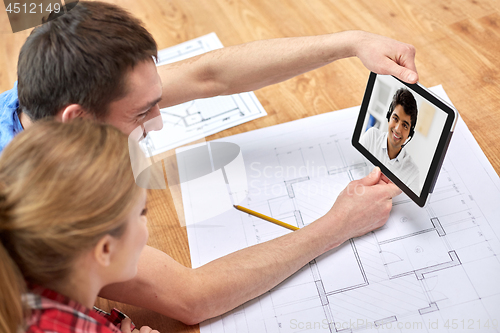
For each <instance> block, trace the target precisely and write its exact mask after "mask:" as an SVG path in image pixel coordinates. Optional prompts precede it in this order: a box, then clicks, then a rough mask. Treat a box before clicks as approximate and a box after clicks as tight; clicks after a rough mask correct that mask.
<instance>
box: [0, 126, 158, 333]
mask: <svg viewBox="0 0 500 333" xmlns="http://www.w3.org/2000/svg"><path fill="white" fill-rule="evenodd" d="M145 204H146V193H145V190H143V189H141V188H139V187H138V186H136V184H135V182H134V177H133V174H132V169H131V166H130V157H129V153H128V140H127V137H126V136H125V135H123V134H122V133H121V132H119V131H118V130H117V129H115V128H113V127H111V126H107V125H99V124H95V123H90V122H87V121H75V122H72V123H67V124H62V123H57V122H44V121H42V122H39V123H37V124H35V125H34V126H33V127H32V128H29V129H27V130H26V131H24V132H23V133H21V134H19V135H18V136H17V137H15V139H14V140H13V141H12V142H11V143H10V144H9V145H8V147H6V149H5V150H4V151H3V153H2V155H1V156H0V280H1V281H2V283H0V331H2V332H18V331H27V332H43V331H46V330H49V331H55V332H68V331H76V332H97V331H99V332H120V331H122V332H130V331H131V328H130V324H131V322H130V319H126V320H123V318H125V316H123V315H120V314H118V315H117V313H116V312H115V313H113V316H114V317H115V318H114V319H116V320H115V322H114V323H113V322H112V320H111V319H112V318H109V316H107V317H105V316H104V315H102V314H98V313H97V312H96V311H94V310H91V309H92V307H93V304H94V302H95V300H96V298H97V294H98V293H99V291H100V290H101V288H102V287H104V286H106V285H108V284H111V283H115V282H121V281H125V280H128V279H131V278H132V277H134V275H135V274H136V272H137V262H138V259H139V256H140V253H141V251H142V249H143V247H144V245H145V244H146V241H147V239H148V230H147V226H146V222H147V220H146V216H145V214H146V208H145ZM21 295H22V300H21ZM122 320H123V321H122ZM115 324H116V325H115ZM120 326H123V327H121V330H120ZM146 331H150V329H149V328H147V329H146ZM142 332H143V330H141V333H142Z"/></svg>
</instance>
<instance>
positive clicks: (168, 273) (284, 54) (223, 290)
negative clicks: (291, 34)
mask: <svg viewBox="0 0 500 333" xmlns="http://www.w3.org/2000/svg"><path fill="white" fill-rule="evenodd" d="M156 52H157V50H156V44H155V42H154V40H153V38H152V37H151V35H150V34H149V33H148V32H147V31H146V30H145V29H144V28H143V27H142V26H141V24H140V22H139V21H138V20H136V19H134V18H132V17H131V16H130V15H129V14H128V13H126V12H125V11H123V10H121V9H120V8H117V7H115V6H112V5H110V4H105V3H100V2H83V1H80V2H79V4H78V5H77V6H76V7H75V8H74V9H72V10H71V11H70V12H69V13H67V14H64V15H63V16H61V17H59V18H58V19H54V20H52V21H50V22H48V23H46V24H44V25H42V26H40V27H38V28H36V29H34V31H33V32H32V34H31V35H30V37H29V38H28V40H27V41H26V43H25V45H24V46H23V48H22V50H21V53H20V56H19V63H18V87H16V86H15V87H14V88H13V89H12V90H10V91H8V92H6V93H4V94H3V95H1V96H0V107H1V109H2V110H1V113H0V114H1V116H0V117H1V119H0V126H1V128H0V131H1V137H0V139H1V141H0V142H1V143H2V145H5V144H6V143H7V142H8V141H9V140H10V139H11V138H12V137H13V136H14V135H15V134H16V133H17V132H19V131H21V130H22V128H23V127H24V128H26V127H29V126H30V124H31V123H32V122H33V121H37V120H38V119H42V118H47V117H53V118H55V119H56V120H59V121H63V122H66V121H70V120H71V119H73V118H77V117H84V118H91V119H95V120H96V121H102V122H106V123H109V124H112V125H114V126H116V127H118V128H119V129H121V130H122V131H123V132H125V133H130V132H131V131H132V130H133V129H134V128H136V127H137V126H140V125H141V124H144V123H145V122H146V121H148V120H150V119H153V118H155V117H157V116H159V108H163V107H167V106H171V105H175V104H179V103H182V102H186V101H189V100H193V99H196V98H203V97H210V96H216V95H224V94H234V93H239V92H244V91H250V90H255V89H259V88H261V87H264V86H266V85H270V84H274V83H277V82H280V81H283V80H286V79H288V78H291V77H294V76H296V75H299V74H301V73H304V72H307V71H309V70H312V69H315V68H318V67H320V66H323V65H326V64H328V63H330V62H332V61H335V60H337V59H341V58H345V57H351V56H357V57H359V58H360V59H361V61H362V62H363V64H364V65H365V66H366V67H367V68H368V69H370V70H372V71H375V72H377V73H380V74H393V75H395V76H397V77H399V78H401V79H403V80H405V81H407V82H412V83H413V82H416V81H417V79H418V76H417V73H416V69H415V64H414V56H415V50H414V48H413V47H412V46H410V45H407V44H403V43H400V42H397V41H394V40H392V39H389V38H385V37H382V36H377V35H373V34H369V33H366V32H362V31H349V32H342V33H338V34H331V35H324V36H312V37H299V38H286V39H285V38H284V39H276V40H263V41H257V42H252V43H247V44H243V45H239V46H234V47H227V48H223V49H220V50H216V51H212V52H209V53H207V54H204V55H200V56H198V57H195V58H191V59H187V60H185V61H181V62H178V63H174V64H171V65H165V66H161V67H159V68H158V69H157V68H156V66H155V64H154V62H153V58H154V57H155V56H156ZM17 92H19V100H18V99H17ZM153 127H155V126H153ZM159 128H161V124H160V123H158V124H157V125H156V128H152V129H159ZM358 193H363V194H362V195H359V194H358ZM399 193H400V190H399V189H398V188H397V187H396V186H395V185H394V184H391V183H385V182H384V181H383V180H382V179H381V173H380V170H378V169H375V170H374V171H373V172H372V174H371V175H370V176H368V177H366V178H364V179H361V180H358V181H354V182H352V183H350V184H349V185H348V187H347V188H346V190H344V191H343V193H341V195H340V196H339V197H338V198H337V201H336V202H335V204H334V206H333V207H332V209H331V210H330V212H329V213H327V214H326V215H325V216H324V217H322V218H320V219H318V220H317V221H316V222H314V223H312V224H310V225H308V226H307V227H304V228H302V229H301V230H298V231H296V232H293V233H290V234H288V235H286V236H284V237H280V238H278V239H274V240H272V241H269V242H266V243H263V244H259V245H257V246H253V247H250V248H247V249H244V250H241V251H238V252H235V253H232V254H230V255H227V256H225V257H222V258H220V259H218V260H215V261H213V262H211V263H209V264H207V265H204V266H202V267H200V268H197V269H190V268H186V267H184V266H182V265H180V264H179V263H177V262H175V261H174V260H173V259H172V258H170V257H169V256H168V255H166V254H165V253H163V252H161V251H158V250H156V249H153V248H151V247H147V248H146V249H145V250H144V251H143V254H142V256H141V259H140V262H139V272H138V275H137V276H136V278H134V279H133V280H132V281H129V282H126V283H122V284H116V285H114V286H112V287H108V288H105V290H103V291H102V292H101V295H102V296H104V297H107V298H111V299H114V300H117V301H121V302H126V303H130V304H134V305H137V306H142V307H145V308H149V309H152V310H154V311H157V312H160V313H162V314H164V315H167V316H170V317H173V318H176V319H178V320H181V321H183V322H185V323H187V324H195V323H198V322H200V321H203V320H205V319H207V318H210V317H214V316H217V315H220V314H222V313H224V312H226V311H228V310H231V309H233V308H235V307H236V306H238V305H240V304H242V303H244V302H246V301H248V300H250V299H252V298H254V297H256V296H258V295H260V294H262V293H264V292H266V291H268V290H269V289H271V288H272V287H274V286H275V285H277V284H278V283H280V282H281V281H283V280H284V279H285V278H287V277H288V276H290V275H291V274H293V273H294V272H295V271H297V270H298V269H299V268H301V267H302V266H303V265H305V264H306V263H307V262H309V261H310V260H312V259H313V258H315V257H317V256H318V255H320V254H322V253H324V252H325V251H327V250H329V249H331V248H334V247H336V246H338V245H340V244H342V243H343V242H344V241H346V240H348V239H349V238H352V237H356V236H360V235H362V234H365V233H366V232H369V231H371V230H373V229H375V228H378V227H380V226H382V225H383V224H384V223H385V221H386V220H387V218H388V215H389V212H390V210H391V207H392V200H391V198H392V197H394V196H395V195H397V194H399ZM359 207H364V209H359Z"/></svg>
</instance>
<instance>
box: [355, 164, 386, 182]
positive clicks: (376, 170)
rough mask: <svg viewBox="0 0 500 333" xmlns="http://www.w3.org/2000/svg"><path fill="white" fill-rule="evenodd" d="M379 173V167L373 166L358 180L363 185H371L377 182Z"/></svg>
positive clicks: (380, 173)
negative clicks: (367, 173) (368, 172)
mask: <svg viewBox="0 0 500 333" xmlns="http://www.w3.org/2000/svg"><path fill="white" fill-rule="evenodd" d="M381 175H382V172H381V171H380V168H379V167H375V168H374V169H373V170H372V172H370V174H369V175H368V176H366V177H365V178H361V179H360V182H361V184H362V185H364V186H372V185H375V184H378V182H379V180H380V176H381Z"/></svg>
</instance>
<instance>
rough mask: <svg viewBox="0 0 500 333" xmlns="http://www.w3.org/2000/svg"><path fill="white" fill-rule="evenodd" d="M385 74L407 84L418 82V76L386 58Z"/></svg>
mask: <svg viewBox="0 0 500 333" xmlns="http://www.w3.org/2000/svg"><path fill="white" fill-rule="evenodd" d="M385 67H386V69H387V73H388V74H390V75H394V76H395V77H397V78H398V79H400V80H402V81H405V82H407V83H416V82H417V81H418V74H417V72H416V71H413V70H411V69H410V68H407V67H404V66H401V65H399V64H398V63H397V62H395V61H394V60H392V59H390V58H387V62H386V66H385Z"/></svg>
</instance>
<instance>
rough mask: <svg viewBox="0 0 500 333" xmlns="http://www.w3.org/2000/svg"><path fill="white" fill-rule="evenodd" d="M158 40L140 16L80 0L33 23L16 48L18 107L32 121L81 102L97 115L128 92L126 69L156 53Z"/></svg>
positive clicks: (104, 111) (110, 5)
mask: <svg viewBox="0 0 500 333" xmlns="http://www.w3.org/2000/svg"><path fill="white" fill-rule="evenodd" d="M157 53H158V49H157V45H156V42H155V41H154V39H153V37H152V36H151V34H150V33H149V32H148V31H147V30H146V29H145V28H144V27H143V26H142V23H141V21H139V20H138V19H136V18H134V17H132V16H131V15H130V14H129V13H128V12H126V11H125V10H123V9H121V8H119V7H117V6H115V5H112V4H108V3H103V2H97V1H95V2H94V1H93V2H86V1H80V2H78V4H77V5H76V6H75V7H74V8H72V9H71V10H70V11H68V12H67V13H65V14H64V15H59V16H58V17H57V18H51V17H50V16H49V21H48V22H47V23H44V24H42V25H41V26H39V27H37V28H35V29H34V30H33V31H32V32H31V34H30V36H29V37H28V39H27V40H26V42H25V43H24V45H23V47H22V49H21V52H20V54H19V61H18V69H17V75H18V93H19V104H20V107H21V111H22V112H24V113H26V114H27V115H28V116H29V118H30V119H31V120H33V121H36V120H39V119H42V118H47V117H54V116H56V115H57V113H58V112H59V111H61V110H62V109H63V108H64V107H65V106H67V105H70V104H79V105H81V106H82V107H83V108H84V109H85V111H86V112H89V113H90V114H92V115H94V117H95V118H97V119H103V118H104V117H106V115H107V108H108V106H109V104H110V103H111V102H113V101H116V100H118V99H120V98H121V97H123V96H125V95H126V94H127V86H126V82H125V81H126V80H125V78H126V75H127V73H128V72H129V71H130V70H131V69H133V68H134V66H135V65H137V64H138V63H140V62H142V61H146V60H148V59H151V61H152V60H153V58H155V59H156V58H157Z"/></svg>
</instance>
